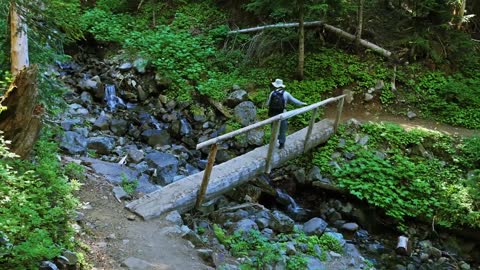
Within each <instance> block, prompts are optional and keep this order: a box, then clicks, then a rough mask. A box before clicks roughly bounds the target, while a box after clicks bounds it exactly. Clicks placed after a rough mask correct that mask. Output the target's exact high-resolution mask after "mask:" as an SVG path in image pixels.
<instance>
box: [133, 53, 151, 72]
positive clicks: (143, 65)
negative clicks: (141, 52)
mask: <svg viewBox="0 0 480 270" xmlns="http://www.w3.org/2000/svg"><path fill="white" fill-rule="evenodd" d="M147 66H148V60H146V59H144V58H141V57H140V58H137V59H135V61H133V67H134V68H135V70H136V71H137V72H138V73H140V74H144V73H145V72H146V69H147Z"/></svg>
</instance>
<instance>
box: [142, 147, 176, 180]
mask: <svg viewBox="0 0 480 270" xmlns="http://www.w3.org/2000/svg"><path fill="white" fill-rule="evenodd" d="M145 160H146V161H147V163H148V165H149V166H150V167H152V168H155V169H156V176H153V179H154V180H155V182H156V183H158V184H160V185H162V186H164V185H168V184H170V183H172V182H173V181H174V178H175V176H176V175H177V172H178V165H179V161H178V159H177V158H176V157H175V156H173V155H171V154H167V153H162V152H158V151H154V152H152V153H150V154H148V155H146V156H145Z"/></svg>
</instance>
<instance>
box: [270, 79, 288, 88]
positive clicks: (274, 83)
mask: <svg viewBox="0 0 480 270" xmlns="http://www.w3.org/2000/svg"><path fill="white" fill-rule="evenodd" d="M272 85H273V86H275V87H277V88H285V85H284V84H283V81H282V80H280V79H276V80H275V81H274V82H273V83H272Z"/></svg>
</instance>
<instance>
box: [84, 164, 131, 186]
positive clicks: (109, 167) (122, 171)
mask: <svg viewBox="0 0 480 270" xmlns="http://www.w3.org/2000/svg"><path fill="white" fill-rule="evenodd" d="M82 160H83V161H84V162H85V163H86V164H89V165H88V166H90V167H91V168H92V169H93V171H94V172H95V173H97V174H100V175H102V176H103V177H105V179H107V180H108V181H109V182H111V183H115V184H119V183H121V182H122V176H124V177H127V178H128V179H135V178H137V177H138V173H137V172H136V171H134V170H132V169H130V168H127V167H125V166H122V165H120V164H118V163H111V162H105V161H102V160H98V159H94V158H82Z"/></svg>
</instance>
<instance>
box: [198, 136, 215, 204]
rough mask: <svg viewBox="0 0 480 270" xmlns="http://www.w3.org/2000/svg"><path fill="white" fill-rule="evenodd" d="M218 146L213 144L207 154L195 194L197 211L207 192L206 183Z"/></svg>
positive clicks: (208, 179)
mask: <svg viewBox="0 0 480 270" xmlns="http://www.w3.org/2000/svg"><path fill="white" fill-rule="evenodd" d="M217 148H218V145H217V144H216V143H214V144H213V145H212V148H210V153H208V162H207V167H206V168H205V171H204V172H203V180H202V185H201V186H200V189H199V190H198V194H197V202H196V203H195V209H197V210H198V209H199V208H200V206H201V205H202V201H203V197H204V196H205V193H206V192H207V187H208V182H209V181H210V174H211V173H212V168H213V164H214V163H215V157H216V156H217Z"/></svg>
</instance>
